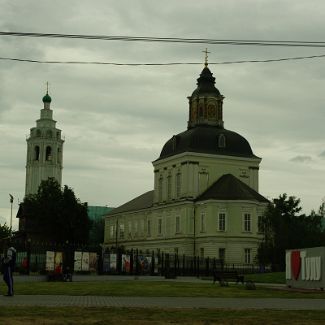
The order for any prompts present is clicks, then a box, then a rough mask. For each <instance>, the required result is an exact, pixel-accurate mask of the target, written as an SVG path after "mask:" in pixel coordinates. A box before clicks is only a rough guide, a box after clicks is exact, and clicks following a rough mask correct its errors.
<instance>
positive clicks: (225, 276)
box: [213, 271, 244, 285]
mask: <svg viewBox="0 0 325 325" xmlns="http://www.w3.org/2000/svg"><path fill="white" fill-rule="evenodd" d="M227 280H236V283H239V282H241V283H242V284H244V276H243V275H242V274H238V272H237V271H220V272H218V271H217V272H215V273H214V274H213V283H215V282H216V281H219V283H220V285H221V284H222V283H227Z"/></svg>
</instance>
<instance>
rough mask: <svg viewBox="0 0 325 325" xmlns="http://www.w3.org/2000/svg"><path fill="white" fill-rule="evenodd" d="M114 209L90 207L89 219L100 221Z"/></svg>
mask: <svg viewBox="0 0 325 325" xmlns="http://www.w3.org/2000/svg"><path fill="white" fill-rule="evenodd" d="M113 209H114V208H112V207H108V206H97V205H90V206H88V217H89V219H90V220H99V219H101V218H102V217H103V216H104V215H106V214H107V213H109V212H110V211H111V210H113Z"/></svg>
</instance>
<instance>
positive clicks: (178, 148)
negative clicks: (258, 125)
mask: <svg viewBox="0 0 325 325" xmlns="http://www.w3.org/2000/svg"><path fill="white" fill-rule="evenodd" d="M220 138H223V139H222V141H221V142H220ZM182 152H197V153H206V154H212V155H213V154H214V155H225V156H239V157H250V158H254V157H256V156H255V155H254V154H253V151H252V149H251V146H250V145H249V143H248V141H247V140H246V139H245V138H244V137H242V136H241V135H239V134H238V133H236V132H233V131H229V130H226V129H224V128H221V127H220V128H218V127H213V126H197V127H195V128H191V129H188V130H187V131H185V132H182V133H179V134H178V135H175V136H173V137H172V138H171V139H169V140H168V141H167V142H166V144H165V145H164V147H163V149H162V150H161V154H160V157H159V158H158V159H163V158H167V157H170V156H173V155H177V154H179V153H182Z"/></svg>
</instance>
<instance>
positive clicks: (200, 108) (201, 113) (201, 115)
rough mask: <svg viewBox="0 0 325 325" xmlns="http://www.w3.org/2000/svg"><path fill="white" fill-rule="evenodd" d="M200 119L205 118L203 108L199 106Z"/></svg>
mask: <svg viewBox="0 0 325 325" xmlns="http://www.w3.org/2000/svg"><path fill="white" fill-rule="evenodd" d="M199 117H203V106H202V105H200V106H199Z"/></svg>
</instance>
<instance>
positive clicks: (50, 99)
mask: <svg viewBox="0 0 325 325" xmlns="http://www.w3.org/2000/svg"><path fill="white" fill-rule="evenodd" d="M42 100H43V103H51V101H52V98H51V97H50V95H49V94H48V93H46V95H45V96H44V97H43V99H42Z"/></svg>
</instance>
